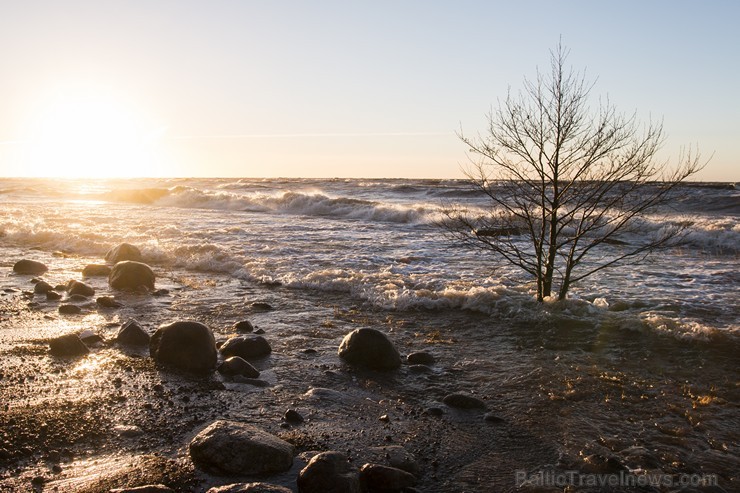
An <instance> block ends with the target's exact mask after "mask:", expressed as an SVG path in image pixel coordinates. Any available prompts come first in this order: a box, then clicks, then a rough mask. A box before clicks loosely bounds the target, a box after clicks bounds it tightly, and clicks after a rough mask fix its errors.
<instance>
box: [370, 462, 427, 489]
mask: <svg viewBox="0 0 740 493" xmlns="http://www.w3.org/2000/svg"><path fill="white" fill-rule="evenodd" d="M360 481H361V482H362V485H363V486H364V487H365V490H366V491H372V492H374V493H396V492H400V491H404V490H405V489H406V488H410V487H412V486H414V485H415V484H416V478H415V477H414V476H413V475H412V474H409V473H407V472H406V471H402V470H401V469H396V468H395V467H389V466H382V465H380V464H365V465H364V466H362V467H361V468H360Z"/></svg>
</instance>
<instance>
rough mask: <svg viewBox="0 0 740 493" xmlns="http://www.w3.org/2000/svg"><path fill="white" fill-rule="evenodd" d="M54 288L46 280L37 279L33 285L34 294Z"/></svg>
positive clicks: (43, 292)
mask: <svg viewBox="0 0 740 493" xmlns="http://www.w3.org/2000/svg"><path fill="white" fill-rule="evenodd" d="M52 289H54V287H53V286H52V285H51V284H49V283H48V282H46V281H39V282H37V283H36V284H35V285H34V287H33V292H34V293H36V294H46V293H48V292H49V291H51V290H52Z"/></svg>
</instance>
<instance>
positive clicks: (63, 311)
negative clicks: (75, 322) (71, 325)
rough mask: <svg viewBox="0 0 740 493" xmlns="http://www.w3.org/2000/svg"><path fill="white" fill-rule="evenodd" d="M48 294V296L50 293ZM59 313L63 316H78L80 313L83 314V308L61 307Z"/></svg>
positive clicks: (74, 306) (75, 306) (73, 306)
mask: <svg viewBox="0 0 740 493" xmlns="http://www.w3.org/2000/svg"><path fill="white" fill-rule="evenodd" d="M46 294H47V295H48V294H49V293H46ZM59 313H61V314H62V315H77V314H78V313H82V308H80V307H79V306H77V305H60V306H59Z"/></svg>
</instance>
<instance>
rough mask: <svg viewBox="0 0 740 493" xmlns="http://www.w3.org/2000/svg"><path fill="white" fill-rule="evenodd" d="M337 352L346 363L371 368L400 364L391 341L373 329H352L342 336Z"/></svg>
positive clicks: (389, 368)
mask: <svg viewBox="0 0 740 493" xmlns="http://www.w3.org/2000/svg"><path fill="white" fill-rule="evenodd" d="M338 352H339V357H340V358H342V359H343V360H345V361H346V362H347V363H350V364H353V365H358V366H364V367H367V368H370V369H373V370H394V369H396V368H398V367H399V366H401V356H400V355H399V354H398V351H397V350H396V348H395V347H394V346H393V343H392V342H391V341H390V340H389V339H388V337H386V335H385V334H383V333H382V332H380V331H379V330H375V329H370V328H361V329H355V330H353V331H352V332H350V333H349V334H347V335H346V336H345V337H344V339H343V340H342V343H341V344H340V346H339V351H338Z"/></svg>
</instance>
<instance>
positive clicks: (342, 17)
mask: <svg viewBox="0 0 740 493" xmlns="http://www.w3.org/2000/svg"><path fill="white" fill-rule="evenodd" d="M738 19H740V2H736V1H734V0H722V1H720V0H714V1H712V0H710V1H705V2H696V1H681V0H671V1H667V0H665V1H664V0H651V1H645V0H640V1H632V0H626V1H620V2H593V1H576V0H573V1H557V2H555V1H528V0H524V1H520V2H511V1H495V0H491V1H471V0H456V1H454V2H453V1H435V0H426V1H403V0H394V1H385V0H375V1H372V2H371V1H367V2H360V1H346V0H345V1H332V0H326V1H315V2H309V1H283V0H230V1H226V0H209V1H197V2H196V1H188V0H172V1H168V0H147V1H139V0H127V1H109V0H96V1H75V0H70V1H64V2H59V1H36V0H24V1H23V2H17V1H11V0H0V45H2V46H3V49H2V50H0V67H1V68H2V77H0V176H39V175H53V176H67V177H73V176H79V175H90V176H99V177H106V176H214V177H237V176H238V177H276V176H285V177H393V178H395V177H399V178H401V177H408V178H449V177H452V178H454V177H461V176H462V172H461V166H462V165H464V164H465V163H466V162H467V154H466V148H465V145H464V144H463V143H462V142H461V141H460V140H459V138H458V137H457V135H456V132H458V131H460V130H461V129H462V131H463V132H464V133H465V134H468V135H474V134H476V133H478V132H482V131H484V130H485V128H486V114H487V113H488V112H489V111H490V110H491V108H492V107H495V106H496V105H497V104H498V102H499V101H501V100H503V99H504V98H505V97H506V95H507V91H509V90H510V89H511V91H513V92H517V91H518V90H519V88H521V86H522V81H523V79H524V77H528V78H533V77H534V76H535V74H536V70H537V68H538V67H540V68H547V67H548V64H549V56H550V50H551V49H553V48H554V47H555V46H556V45H557V44H558V42H559V40H562V44H563V45H564V46H565V47H567V48H568V49H569V50H570V56H569V59H568V61H569V62H570V63H571V64H572V65H573V67H574V68H575V69H577V70H583V71H585V74H586V77H587V78H588V79H590V80H595V81H596V85H595V88H594V94H598V95H603V96H608V97H609V99H610V101H611V102H612V103H613V104H614V105H615V106H616V107H617V108H618V109H619V110H620V111H622V112H624V113H627V114H631V113H633V112H636V114H637V116H638V119H640V120H642V121H647V120H650V119H652V120H653V121H660V120H662V121H663V125H664V130H665V132H666V135H667V139H666V143H665V146H664V149H663V151H662V152H663V155H664V156H665V158H666V159H672V160H675V159H676V158H677V157H678V155H679V153H680V149H681V147H682V146H698V147H699V149H700V151H701V152H702V155H703V156H705V157H707V158H709V157H710V156H711V160H710V161H709V163H708V165H707V166H706V167H705V169H704V170H703V171H702V172H701V173H700V174H699V175H697V176H696V179H698V180H704V181H740V171H739V170H740V143H739V140H740V139H739V138H740V96H739V95H738V93H737V87H740V30H738V29H737V25H736V24H737V20H738Z"/></svg>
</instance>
